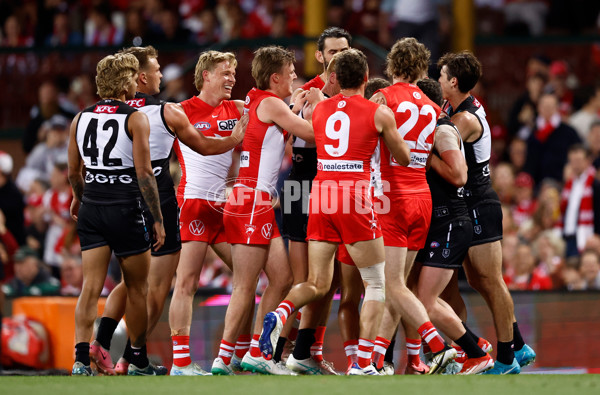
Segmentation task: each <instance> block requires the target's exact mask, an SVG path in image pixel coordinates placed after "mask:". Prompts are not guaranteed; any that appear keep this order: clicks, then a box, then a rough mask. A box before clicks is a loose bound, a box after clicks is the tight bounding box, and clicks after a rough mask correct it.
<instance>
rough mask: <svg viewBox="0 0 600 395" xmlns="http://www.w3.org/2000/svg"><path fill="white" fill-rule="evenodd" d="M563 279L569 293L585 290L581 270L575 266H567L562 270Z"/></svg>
mask: <svg viewBox="0 0 600 395" xmlns="http://www.w3.org/2000/svg"><path fill="white" fill-rule="evenodd" d="M560 275H561V279H562V282H563V284H564V288H565V289H566V290H567V291H583V290H585V287H586V284H585V280H584V279H583V278H582V277H581V274H580V273H579V269H578V268H577V267H575V266H570V265H566V266H565V267H563V269H562V270H561V273H560Z"/></svg>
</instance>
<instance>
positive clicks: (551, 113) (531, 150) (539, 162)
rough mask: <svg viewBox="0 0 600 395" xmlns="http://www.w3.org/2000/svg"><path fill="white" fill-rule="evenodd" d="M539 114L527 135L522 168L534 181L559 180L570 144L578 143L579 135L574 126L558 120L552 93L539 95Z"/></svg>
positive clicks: (556, 101) (555, 102)
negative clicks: (524, 159)
mask: <svg viewBox="0 0 600 395" xmlns="http://www.w3.org/2000/svg"><path fill="white" fill-rule="evenodd" d="M538 114H539V115H538V117H537V119H536V131H535V132H534V133H532V134H531V136H529V138H528V139H527V160H526V162H525V168H524V170H525V171H526V172H527V173H529V174H530V175H531V176H532V177H533V180H534V181H535V183H536V185H539V183H540V182H541V181H542V180H543V179H545V178H552V179H554V180H556V181H559V182H560V181H562V178H563V168H564V167H565V164H566V163H567V152H568V150H569V147H571V146H572V145H573V144H577V143H581V139H580V138H579V135H577V132H576V131H575V129H573V128H572V127H570V126H569V125H567V124H566V123H564V122H562V121H561V118H560V114H559V112H558V98H557V96H556V95H555V94H552V93H545V94H543V95H542V96H541V97H540V100H539V103H538Z"/></svg>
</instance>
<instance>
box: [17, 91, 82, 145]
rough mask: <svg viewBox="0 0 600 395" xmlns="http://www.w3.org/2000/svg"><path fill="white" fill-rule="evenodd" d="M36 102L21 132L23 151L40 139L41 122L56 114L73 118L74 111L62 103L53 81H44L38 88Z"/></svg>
mask: <svg viewBox="0 0 600 395" xmlns="http://www.w3.org/2000/svg"><path fill="white" fill-rule="evenodd" d="M38 103H39V104H37V105H35V106H34V107H33V108H32V109H31V111H30V113H29V116H30V120H29V124H28V125H27V128H26V129H25V133H24V134H23V151H25V153H26V154H28V153H30V152H31V150H32V149H33V147H34V146H35V145H36V144H37V143H38V142H39V141H42V140H43V138H41V137H42V136H40V135H39V129H40V127H41V126H42V124H43V123H44V122H45V121H47V120H48V119H50V118H52V117H53V116H54V115H56V114H60V115H62V116H64V117H66V118H68V119H73V117H74V116H75V113H74V112H73V111H72V110H71V109H70V106H69V105H67V103H62V102H61V100H60V98H59V92H58V86H57V85H56V82H54V81H44V82H42V84H41V85H40V87H39V89H38Z"/></svg>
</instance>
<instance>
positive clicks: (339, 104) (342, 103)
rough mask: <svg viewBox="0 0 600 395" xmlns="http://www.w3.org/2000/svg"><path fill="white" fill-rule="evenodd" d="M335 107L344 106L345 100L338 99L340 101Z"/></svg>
mask: <svg viewBox="0 0 600 395" xmlns="http://www.w3.org/2000/svg"><path fill="white" fill-rule="evenodd" d="M337 107H338V108H344V107H346V101H345V100H342V101H340V102H339V103H338V105H337Z"/></svg>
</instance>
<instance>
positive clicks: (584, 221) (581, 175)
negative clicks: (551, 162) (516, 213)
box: [560, 144, 600, 258]
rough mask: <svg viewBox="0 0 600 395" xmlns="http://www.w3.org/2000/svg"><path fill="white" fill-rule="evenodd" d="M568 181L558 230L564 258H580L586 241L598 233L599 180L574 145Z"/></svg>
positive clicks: (581, 149)
mask: <svg viewBox="0 0 600 395" xmlns="http://www.w3.org/2000/svg"><path fill="white" fill-rule="evenodd" d="M568 158H569V160H568V167H567V171H566V173H567V174H568V176H567V181H566V182H565V185H564V187H563V189H562V194H561V204H560V211H561V228H562V233H563V237H564V238H565V241H566V243H567V247H566V248H567V249H566V256H567V258H568V257H570V256H576V255H579V252H580V251H583V248H584V247H585V244H586V242H587V239H588V238H589V237H590V236H592V235H593V234H594V233H595V234H600V181H598V180H597V179H596V178H595V175H596V170H595V169H594V167H593V166H592V165H591V161H590V157H589V152H588V151H587V150H586V148H585V147H584V146H583V145H581V144H577V145H574V146H572V147H571V148H570V149H569V155H568Z"/></svg>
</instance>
